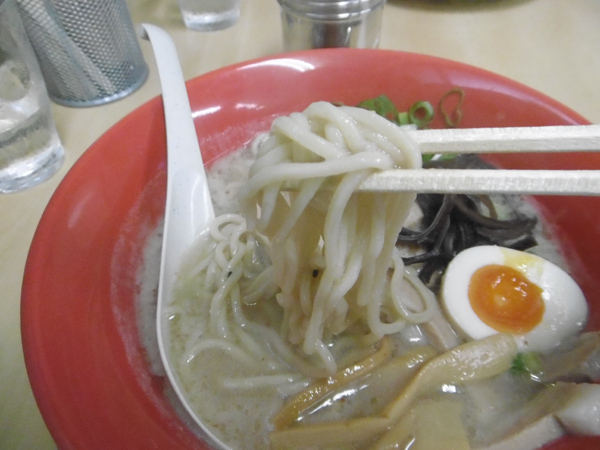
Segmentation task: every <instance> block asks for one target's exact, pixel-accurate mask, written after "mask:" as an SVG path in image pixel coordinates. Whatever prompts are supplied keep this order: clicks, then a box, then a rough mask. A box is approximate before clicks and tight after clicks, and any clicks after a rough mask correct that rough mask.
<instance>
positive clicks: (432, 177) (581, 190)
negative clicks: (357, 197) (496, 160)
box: [359, 125, 600, 196]
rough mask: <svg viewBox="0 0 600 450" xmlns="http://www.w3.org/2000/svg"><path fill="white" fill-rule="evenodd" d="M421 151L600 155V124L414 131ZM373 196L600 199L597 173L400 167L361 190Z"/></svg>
mask: <svg viewBox="0 0 600 450" xmlns="http://www.w3.org/2000/svg"><path fill="white" fill-rule="evenodd" d="M409 134H410V137H411V138H412V139H414V140H415V141H416V142H417V144H418V145H419V148H420V150H421V152H422V153H425V154H432V153H433V154H449V153H463V154H464V153H509V152H528V153H531V152H545V153H552V152H573V151H600V125H573V126H571V125H567V126H548V127H523V128H519V127H514V128H472V129H443V130H410V131H409ZM359 189H360V190H361V191H372V192H423V193H447V194H452V193H462V194H473V193H480V194H494V193H512V194H540V195H541V194H544V195H588V196H596V195H600V171H596V170H502V169H499V170H481V169H396V170H388V171H384V172H378V173H376V174H374V175H371V176H370V177H369V178H367V179H366V180H365V181H364V182H363V183H362V184H361V185H360V187H359Z"/></svg>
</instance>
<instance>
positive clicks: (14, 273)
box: [0, 0, 600, 450]
mask: <svg viewBox="0 0 600 450" xmlns="http://www.w3.org/2000/svg"><path fill="white" fill-rule="evenodd" d="M128 5H129V8H130V11H131V14H132V18H133V21H134V23H136V24H139V23H142V22H148V23H153V24H156V25H159V26H161V27H163V28H164V29H166V30H167V31H168V32H169V33H170V34H171V35H172V37H173V38H174V40H175V44H176V46H177V49H178V52H179V55H180V58H181V59H182V66H183V71H184V75H185V77H186V79H189V78H193V77H195V76H197V75H200V74H203V73H206V72H209V71H212V70H214V69H218V68H220V67H223V66H227V65H229V64H233V63H237V62H241V61H244V60H248V59H253V58H257V57H263V56H268V55H273V54H276V53H280V52H282V51H283V46H282V38H281V24H280V16H279V5H278V4H277V1H276V0H242V14H241V19H240V21H239V22H238V23H237V24H236V25H234V26H233V27H231V28H229V29H226V30H222V31H216V32H210V33H201V32H195V31H190V30H187V29H186V28H185V27H184V25H183V22H182V20H181V16H180V14H179V9H178V7H177V4H176V1H175V0H162V1H160V0H128ZM141 46H142V49H143V52H144V56H145V58H146V61H147V62H148V65H149V67H150V76H149V79H148V80H147V82H146V83H145V84H144V86H142V88H140V89H139V90H138V91H136V92H135V93H134V94H132V95H130V96H129V97H126V98H125V99H122V100H120V101H117V102H115V103H112V104H108V105H104V106H99V107H93V108H66V107H61V106H57V105H54V107H53V110H54V114H55V119H56V122H57V127H58V130H59V134H60V136H61V139H62V141H63V144H64V147H65V149H66V154H67V159H66V162H65V165H64V167H63V168H62V169H61V171H60V172H59V173H58V174H57V175H55V176H54V177H53V178H52V179H50V180H49V181H47V182H45V183H43V184H42V185H40V186H37V187H35V188H32V189H29V190H26V191H24V192H21V193H18V194H9V195H0V217H1V218H2V219H1V220H0V255H1V256H0V449H8V450H19V449H23V450H32V449H35V450H45V449H53V448H56V447H55V445H54V443H53V441H52V437H51V436H50V434H49V432H48V430H47V429H46V427H45V425H44V422H43V419H42V417H41V415H40V413H39V411H38V409H37V407H36V404H35V400H34V397H33V394H32V392H31V388H30V386H29V383H28V379H27V375H26V371H25V365H24V362H23V352H22V348H21V339H20V322H19V321H20V317H19V308H20V295H21V281H22V278H23V270H24V265H25V261H26V257H27V252H28V249H29V246H30V244H31V239H32V236H33V233H34V231H35V228H36V226H37V223H38V221H39V219H40V216H41V214H42V212H43V210H44V208H45V206H46V204H47V202H48V200H49V198H50V196H51V195H52V193H53V191H54V190H55V188H56V186H57V185H58V183H59V182H60V180H61V179H62V177H63V176H64V175H65V173H66V172H67V171H68V170H69V168H70V167H71V166H72V165H73V163H74V162H75V161H76V160H77V158H79V156H81V154H82V153H83V152H84V151H85V150H86V149H87V148H88V147H89V146H90V144H92V143H93V142H94V141H95V140H96V139H97V138H98V137H99V136H100V135H101V134H102V133H103V132H105V131H106V130H107V129H108V128H110V127H111V126H112V125H113V124H114V123H115V122H117V121H118V120H119V119H121V118H122V117H123V116H125V115H126V114H128V113H129V112H131V111H132V110H134V109H135V108H137V107H138V106H139V105H141V104H143V103H144V102H146V101H147V100H149V99H151V98H153V97H155V96H156V95H158V94H159V92H160V89H159V84H158V78H157V73H156V69H155V66H154V59H153V56H152V51H151V48H150V46H149V44H148V43H147V42H142V43H141ZM381 48H384V49H394V50H404V51H411V52H417V53H424V54H429V55H434V56H439V57H443V58H448V59H453V60H456V61H461V62H464V63H468V64H471V65H474V66H477V67H481V68H484V69H487V70H490V71H493V72H496V73H499V74H501V75H504V76H507V77H509V78H512V79H514V80H517V81H519V82H522V83H524V84H527V85H529V86H531V87H533V88H535V89H537V90H539V91H541V92H543V93H545V94H547V95H549V96H551V97H553V98H555V99H556V100H558V101H560V102H562V103H564V104H565V105H567V106H569V107H570V108H572V109H573V110H575V111H577V112H579V113H580V114H581V115H583V116H584V117H587V118H588V119H589V120H590V121H592V122H593V123H600V2H599V1H598V0H569V1H565V0H520V1H519V0H504V1H503V0H496V1H493V0H488V1H474V0H471V1H469V0H462V1H461V0H448V1H440V0H437V1H435V0H431V1H425V0H410V1H409V0H388V3H387V5H386V6H385V10H384V19H383V28H382V38H381ZM82 450H85V449H82ZM108 450H110V449H108Z"/></svg>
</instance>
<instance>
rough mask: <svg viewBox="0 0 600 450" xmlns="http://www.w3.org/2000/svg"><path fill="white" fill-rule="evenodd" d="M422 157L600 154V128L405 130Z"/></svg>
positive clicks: (562, 126)
mask: <svg viewBox="0 0 600 450" xmlns="http://www.w3.org/2000/svg"><path fill="white" fill-rule="evenodd" d="M407 132H408V134H409V136H410V138H411V139H413V140H414V141H415V142H416V143H417V145H418V146H419V149H420V150H421V153H424V154H432V153H433V154H436V153H437V154H447V153H501V152H528V153H534V152H572V151H600V125H560V126H545V127H507V128H464V129H461V128H451V129H441V130H407Z"/></svg>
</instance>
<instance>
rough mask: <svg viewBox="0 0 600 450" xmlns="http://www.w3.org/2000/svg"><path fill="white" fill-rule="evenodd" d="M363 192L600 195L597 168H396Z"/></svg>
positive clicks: (364, 186) (367, 182)
mask: <svg viewBox="0 0 600 450" xmlns="http://www.w3.org/2000/svg"><path fill="white" fill-rule="evenodd" d="M359 190H361V191H363V192H420V193H440V194H499V193H510V194H540V195H541V194H544V195H589V196H595V195H600V171H597V170H493V169H492V170H485V169H422V170H421V169H395V170H386V171H383V172H378V173H376V174H373V175H371V176H370V177H369V178H367V179H366V180H365V181H364V182H363V183H362V184H361V185H360V186H359Z"/></svg>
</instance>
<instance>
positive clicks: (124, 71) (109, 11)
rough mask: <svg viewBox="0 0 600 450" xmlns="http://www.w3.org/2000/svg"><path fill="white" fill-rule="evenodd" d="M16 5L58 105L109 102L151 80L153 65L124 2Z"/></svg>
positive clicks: (38, 0) (23, 0)
mask: <svg viewBox="0 0 600 450" xmlns="http://www.w3.org/2000/svg"><path fill="white" fill-rule="evenodd" d="M17 2H18V4H19V7H20V10H21V15H22V16H23V21H24V23H25V28H26V29H27V33H28V35H29V38H30V39H31V42H32V44H33V47H34V49H35V52H36V54H37V57H38V60H39V61H40V66H41V68H42V73H43V74H44V78H45V80H46V85H47V87H48V92H49V94H50V98H51V99H52V100H53V101H55V102H56V103H59V104H62V105H66V106H93V105H99V104H103V103H108V102H111V101H114V100H118V99H120V98H122V97H125V96H126V95H129V94H130V93H132V92H133V91H135V90H136V89H137V88H139V87H140V86H141V85H142V84H143V83H144V81H145V80H146V78H147V76H148V67H147V65H146V62H145V61H144V58H143V55H142V52H141V49H140V46H139V42H138V38H137V35H136V33H135V30H134V27H133V23H132V21H131V16H130V14H129V10H128V8H127V4H126V3H125V0H86V1H73V0H17Z"/></svg>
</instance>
